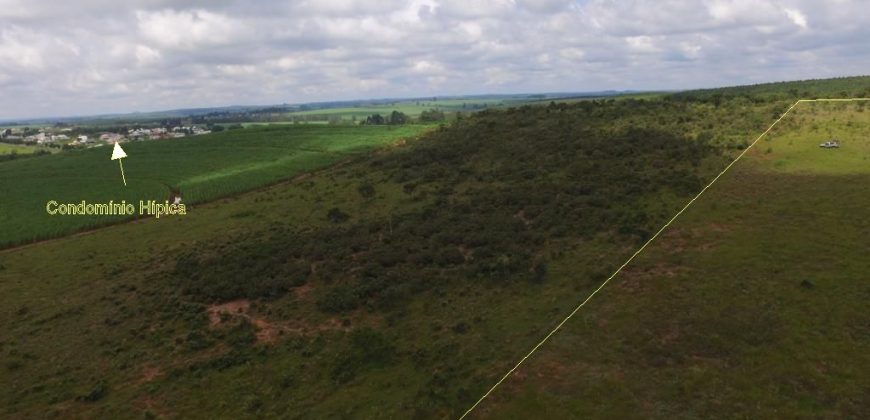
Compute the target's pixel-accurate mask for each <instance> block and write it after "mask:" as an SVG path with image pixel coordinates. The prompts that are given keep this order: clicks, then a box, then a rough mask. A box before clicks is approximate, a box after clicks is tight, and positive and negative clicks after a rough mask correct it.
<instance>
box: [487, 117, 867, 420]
mask: <svg viewBox="0 0 870 420" xmlns="http://www.w3.org/2000/svg"><path fill="white" fill-rule="evenodd" d="M859 109H861V108H860V107H858V106H855V105H850V106H839V105H831V104H815V105H802V107H801V108H799V109H798V112H796V113H795V115H793V116H792V118H791V120H789V121H788V122H787V124H784V125H783V126H781V127H780V128H778V129H776V130H775V131H774V133H773V134H774V135H773V136H772V137H771V140H770V141H763V142H761V143H759V145H758V148H757V149H754V150H752V151H750V153H749V154H748V155H747V156H746V158H745V159H744V160H742V161H741V162H739V163H738V164H737V165H735V167H734V168H733V170H732V171H731V172H729V173H728V174H726V175H725V176H724V177H723V178H722V179H720V180H719V182H718V183H717V184H716V185H714V187H712V188H711V189H710V190H709V191H708V192H707V193H706V194H705V195H704V196H703V197H702V198H701V199H700V200H698V201H697V202H696V203H695V205H694V206H693V207H691V208H690V209H689V210H688V211H687V212H686V213H685V214H684V215H683V217H682V218H681V219H679V220H678V221H677V222H676V223H675V224H674V225H673V226H672V227H671V228H669V230H668V231H667V232H666V233H665V234H664V235H663V236H662V237H661V238H659V239H658V240H657V241H656V242H654V243H653V244H652V245H651V246H650V247H649V248H647V250H646V251H645V252H644V254H642V255H641V256H640V257H639V258H638V259H637V260H636V261H635V262H633V263H632V264H631V265H630V266H629V267H628V268H627V269H626V271H624V272H623V273H622V274H621V275H620V276H619V277H617V278H616V279H614V280H613V281H612V282H611V283H610V284H609V285H608V287H607V288H606V289H605V290H604V291H603V292H602V293H600V294H598V295H597V296H596V297H595V298H594V300H593V301H592V302H590V304H588V305H587V306H585V307H584V308H583V309H582V310H581V312H580V313H578V315H577V316H575V317H574V318H573V319H572V320H571V321H570V322H569V323H568V324H566V326H565V328H563V329H562V330H561V331H560V332H559V333H558V334H557V335H556V336H555V337H554V339H553V340H551V341H550V342H548V343H547V344H546V345H545V346H544V347H542V348H541V349H540V351H538V352H537V353H536V354H535V355H534V356H533V357H532V358H530V359H529V362H528V363H527V364H526V365H525V366H523V367H522V368H521V369H520V371H519V372H518V373H517V374H516V375H514V376H513V377H512V378H511V379H510V380H508V381H506V382H505V383H504V384H503V385H502V387H500V388H499V389H498V391H496V393H495V394H493V397H492V398H490V399H489V400H487V401H486V402H484V403H483V404H482V405H481V406H480V410H478V411H477V413H476V416H475V418H523V417H524V415H523V413H527V414H529V413H538V414H540V413H547V416H551V417H555V418H589V417H609V416H613V415H617V416H627V417H634V416H638V417H642V418H667V417H681V418H711V417H719V416H721V415H722V414H723V413H727V416H728V417H732V416H733V417H760V418H770V417H782V416H785V417H792V418H798V417H807V418H820V417H844V418H848V417H864V416H866V414H867V413H868V412H870V400H868V398H867V393H866V390H867V389H868V387H870V379H868V376H867V375H866V366H870V356H868V355H870V341H868V340H867V337H870V335H868V330H867V326H868V325H870V313H868V311H867V308H866V294H867V291H868V289H867V282H866V281H865V279H866V274H867V272H868V270H870V260H868V259H867V257H866V253H867V249H868V247H870V239H868V238H870V236H868V234H870V224H868V218H867V215H868V213H867V208H870V189H868V185H870V165H868V164H867V163H866V161H865V160H864V159H866V158H865V156H866V151H867V150H868V147H870V130H868V129H867V124H866V114H864V113H863V112H859V111H858V110H859ZM831 134H833V135H836V136H838V137H840V138H841V140H843V142H844V145H847V147H844V148H842V149H840V150H836V151H831V150H823V149H820V148H818V142H819V137H820V135H831ZM768 148H772V151H771V152H768V151H767V149H768ZM777 161H785V162H788V164H786V165H776V164H775V162H777ZM862 162H864V163H863V164H862ZM582 297H583V296H582V295H579V296H578V297H577V298H578V299H580V298H582ZM565 312H566V311H563V312H562V313H561V314H559V315H554V319H556V318H558V316H564V313H565ZM532 341H533V340H531V339H530V340H528V341H527V343H526V344H527V345H528V347H529V348H530V347H531V345H532V344H533V343H532ZM503 367H504V366H498V367H497V368H496V367H493V366H492V365H490V366H489V368H491V369H493V371H492V372H491V378H492V381H494V380H495V379H496V378H497V377H498V376H497V375H500V374H501V373H503V372H504V369H502V368H503ZM478 391H480V392H483V391H484V389H482V388H481V389H478Z"/></svg>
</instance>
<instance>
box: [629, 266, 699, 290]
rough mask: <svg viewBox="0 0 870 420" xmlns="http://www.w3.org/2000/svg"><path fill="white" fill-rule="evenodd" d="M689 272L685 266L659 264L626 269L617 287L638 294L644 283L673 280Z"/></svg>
mask: <svg viewBox="0 0 870 420" xmlns="http://www.w3.org/2000/svg"><path fill="white" fill-rule="evenodd" d="M688 272H689V269H688V268H686V267H683V266H679V265H674V264H669V263H666V262H658V263H656V264H655V265H652V266H644V267H635V268H626V269H625V270H623V271H622V273H621V277H622V278H621V279H620V280H619V281H618V282H617V283H616V287H618V288H619V289H622V290H624V291H627V292H629V293H633V292H637V291H638V290H640V289H641V287H642V286H643V284H644V283H647V282H650V281H656V280H663V279H672V278H675V277H678V276H681V275H684V274H686V273H688Z"/></svg>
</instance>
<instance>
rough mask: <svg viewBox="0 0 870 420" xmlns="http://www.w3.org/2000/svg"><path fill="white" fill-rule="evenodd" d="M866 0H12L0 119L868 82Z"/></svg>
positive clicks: (1, 61) (1, 62)
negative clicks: (845, 79)
mask: <svg viewBox="0 0 870 420" xmlns="http://www.w3.org/2000/svg"><path fill="white" fill-rule="evenodd" d="M868 40H870V4H868V1H866V0H825V1H808V0H775V1H774V0H697V1H683V0H458V1H457V0H410V1H398V0H367V1H355V0H313V1H272V0H256V1H222V0H188V1H168V0H129V1H128V0H125V1H117V0H109V1H103V0H75V1H49V0H0V95H2V100H0V120H2V119H8V118H21V117H37V116H62V115H85V114H95V113H114V112H128V111H150V110H160V109H170V108H182V107H201V106H220V105H231V104H274V103H285V102H286V103H298V102H308V101H322V100H336V99H359V98H378V97H398V96H401V97H405V96H424V95H425V96H429V95H448V94H473V93H519V92H550V91H590V90H604V89H619V90H622V89H683V88H693V87H712V86H722V85H732V84H745V83H757V82H763V81H778V80H790V79H803V78H821V77H831V76H842V75H860V74H868V73H870V41H868Z"/></svg>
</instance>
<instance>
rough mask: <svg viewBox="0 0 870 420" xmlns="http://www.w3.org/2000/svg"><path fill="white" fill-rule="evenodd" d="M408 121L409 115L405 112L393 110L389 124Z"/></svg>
mask: <svg viewBox="0 0 870 420" xmlns="http://www.w3.org/2000/svg"><path fill="white" fill-rule="evenodd" d="M406 122H408V116H407V115H405V114H404V113H403V112H399V111H393V112H392V113H391V114H390V121H389V124H392V125H399V124H404V123H406Z"/></svg>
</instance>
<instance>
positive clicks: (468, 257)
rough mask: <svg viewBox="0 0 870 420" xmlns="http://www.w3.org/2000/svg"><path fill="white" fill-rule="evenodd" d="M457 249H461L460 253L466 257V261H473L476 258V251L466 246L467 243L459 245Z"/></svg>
mask: <svg viewBox="0 0 870 420" xmlns="http://www.w3.org/2000/svg"><path fill="white" fill-rule="evenodd" d="M456 249H458V250H459V253H460V254H462V258H464V259H465V261H471V260H473V259H474V251H472V250H470V249H468V248H466V247H465V245H459V246H458V247H456Z"/></svg>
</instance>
